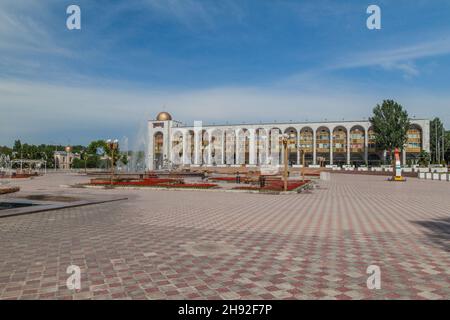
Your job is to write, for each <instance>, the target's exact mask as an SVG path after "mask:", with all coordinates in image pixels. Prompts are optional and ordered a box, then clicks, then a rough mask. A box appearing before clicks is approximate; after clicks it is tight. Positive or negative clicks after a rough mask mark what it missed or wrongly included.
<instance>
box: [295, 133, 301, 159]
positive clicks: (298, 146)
mask: <svg viewBox="0 0 450 320" xmlns="http://www.w3.org/2000/svg"><path fill="white" fill-rule="evenodd" d="M296 149H297V150H296V151H297V165H299V164H300V130H298V131H297V148H296Z"/></svg>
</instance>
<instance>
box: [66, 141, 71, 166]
mask: <svg viewBox="0 0 450 320" xmlns="http://www.w3.org/2000/svg"><path fill="white" fill-rule="evenodd" d="M71 151H72V147H71V146H67V147H66V156H67V157H66V160H67V166H68V167H69V171H70V152H71Z"/></svg>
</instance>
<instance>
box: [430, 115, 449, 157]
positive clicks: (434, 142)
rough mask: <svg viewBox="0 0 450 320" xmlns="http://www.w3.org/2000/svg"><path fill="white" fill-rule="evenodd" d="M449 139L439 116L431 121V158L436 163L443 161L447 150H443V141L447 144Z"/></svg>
mask: <svg viewBox="0 0 450 320" xmlns="http://www.w3.org/2000/svg"><path fill="white" fill-rule="evenodd" d="M448 141H449V140H447V139H446V135H445V130H444V125H443V123H442V121H441V119H439V118H437V117H436V118H434V119H433V120H431V121H430V150H431V160H432V161H433V162H434V163H441V162H442V158H443V155H444V154H445V150H442V142H444V148H445V145H446V144H447V143H448Z"/></svg>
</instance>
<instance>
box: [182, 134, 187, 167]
mask: <svg viewBox="0 0 450 320" xmlns="http://www.w3.org/2000/svg"><path fill="white" fill-rule="evenodd" d="M187 139H188V132H183V159H182V162H183V165H185V164H187V163H188V156H187Z"/></svg>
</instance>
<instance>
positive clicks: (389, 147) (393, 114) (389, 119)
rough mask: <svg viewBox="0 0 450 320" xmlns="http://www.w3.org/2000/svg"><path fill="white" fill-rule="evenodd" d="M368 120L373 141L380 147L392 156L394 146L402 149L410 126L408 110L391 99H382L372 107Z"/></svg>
mask: <svg viewBox="0 0 450 320" xmlns="http://www.w3.org/2000/svg"><path fill="white" fill-rule="evenodd" d="M369 120H370V122H371V124H372V128H373V131H374V135H375V143H376V144H377V145H378V146H379V147H380V148H381V149H382V150H386V151H389V152H390V154H391V159H392V161H395V159H393V158H394V157H393V156H392V155H393V154H394V151H395V149H396V148H398V149H400V150H403V148H404V146H405V144H406V142H407V139H408V135H407V133H408V130H409V127H410V122H409V117H408V112H407V111H406V110H404V109H403V107H402V106H401V105H400V104H399V103H397V102H395V101H393V100H384V101H383V103H382V104H381V105H379V104H377V105H376V107H375V108H374V109H373V116H372V117H370V119H369Z"/></svg>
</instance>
